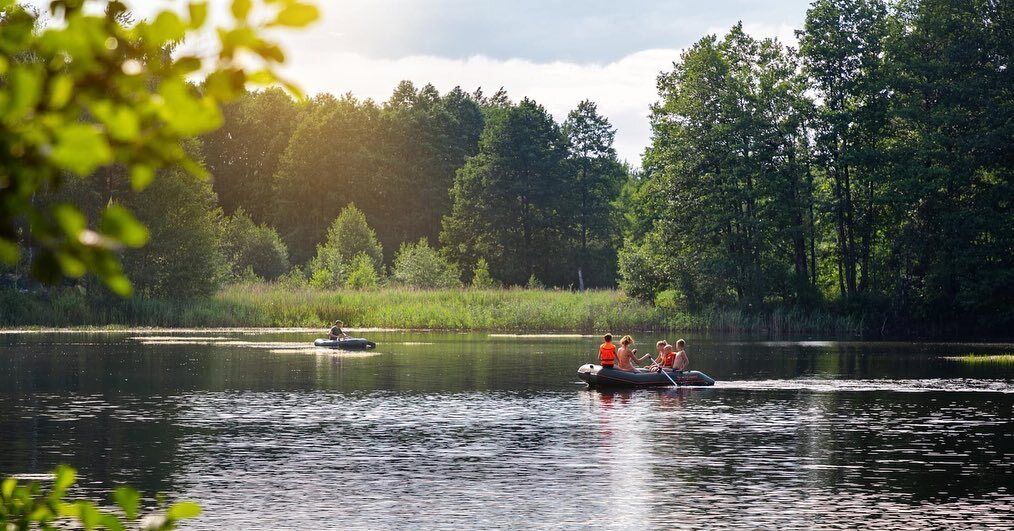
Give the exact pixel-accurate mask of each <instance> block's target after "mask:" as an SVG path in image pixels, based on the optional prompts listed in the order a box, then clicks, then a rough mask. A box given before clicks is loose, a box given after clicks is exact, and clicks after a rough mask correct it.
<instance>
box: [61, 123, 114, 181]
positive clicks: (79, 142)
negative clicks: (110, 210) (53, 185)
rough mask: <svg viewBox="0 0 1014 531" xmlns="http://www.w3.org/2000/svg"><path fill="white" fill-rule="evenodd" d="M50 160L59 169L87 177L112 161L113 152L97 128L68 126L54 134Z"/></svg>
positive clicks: (82, 125) (79, 125)
mask: <svg viewBox="0 0 1014 531" xmlns="http://www.w3.org/2000/svg"><path fill="white" fill-rule="evenodd" d="M49 158H50V160H52V161H53V163H54V164H56V165H57V166H60V167H61V168H64V169H67V170H70V171H72V172H74V173H76V174H78V175H81V176H84V177H87V176H88V175H90V174H91V173H92V172H93V171H95V169H96V168H98V167H99V166H102V165H103V164H108V163H109V162H112V160H113V151H112V150H111V149H110V148H109V143H108V142H107V141H106V138H105V137H104V136H103V135H102V133H101V132H100V131H99V129H98V128H97V127H95V126H94V125H88V124H69V125H65V126H63V128H61V129H59V130H57V132H56V146H55V147H54V148H53V151H52V152H51V153H50V154H49Z"/></svg>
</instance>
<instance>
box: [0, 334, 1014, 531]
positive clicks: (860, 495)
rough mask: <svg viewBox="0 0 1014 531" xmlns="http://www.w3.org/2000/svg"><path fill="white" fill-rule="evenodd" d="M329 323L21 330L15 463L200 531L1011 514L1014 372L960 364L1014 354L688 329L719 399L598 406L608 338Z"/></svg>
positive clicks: (1013, 518) (16, 358) (972, 347)
mask: <svg viewBox="0 0 1014 531" xmlns="http://www.w3.org/2000/svg"><path fill="white" fill-rule="evenodd" d="M317 335H318V334H315V333H313V332H305V331H303V332H299V331H273V332H270V333H269V332H264V331H203V332H196V331H190V332H186V331H171V332H170V331H163V332H158V333H155V332H150V331H138V332H133V333H103V334H88V333H66V334H37V333H28V334H2V335H0V475H8V474H40V473H44V472H47V471H49V470H51V469H52V467H53V466H54V465H56V464H58V463H69V464H72V465H74V466H75V467H77V468H78V469H79V474H80V481H79V483H80V484H79V486H78V487H77V488H76V489H75V494H76V495H78V496H87V497H100V496H102V493H103V492H106V491H108V489H109V488H110V487H111V486H113V485H116V484H120V483H129V484H132V485H135V486H137V487H140V488H141V489H142V490H144V491H145V492H146V494H148V495H154V493H156V492H163V493H166V494H168V495H169V497H170V498H173V499H175V498H189V499H194V500H197V501H198V502H200V503H201V505H202V506H203V507H204V510H205V515H204V516H202V517H201V518H199V519H197V520H194V521H192V522H191V523H190V524H189V526H188V528H191V529H242V528H257V529H269V528H302V529H338V528H346V529H347V528H391V527H396V528H418V527H422V528H451V527H458V528H469V529H471V528H489V527H509V528H530V527H567V528H573V527H588V526H601V527H606V528H617V529H620V528H624V529H626V528H672V527H674V526H677V525H679V526H681V527H712V526H737V527H772V528H773V527H779V528H814V527H856V526H862V527H867V528H872V527H883V528H898V527H899V526H906V527H934V528H940V527H952V526H953V527H961V528H981V527H988V526H996V527H1008V528H1009V527H1010V526H1012V525H1014V512H1012V511H1014V509H1012V507H1014V493H1012V489H1014V457H1012V450H1014V429H1012V428H1014V420H1012V410H1014V407H1012V406H1014V367H1012V366H1011V365H967V364H962V363H958V362H954V361H950V360H946V359H944V357H945V356H955V355H963V354H968V353H984V354H985V353H994V354H995V353H1004V352H1012V351H1014V345H1002V344H992V345H982V344H979V345H976V344H944V343H933V344H931V343H869V342H824V341H751V340H741V339H729V338H722V339H718V338H710V339H708V338H704V337H695V336H692V335H691V336H687V339H688V340H689V347H688V352H689V353H690V356H691V363H692V366H693V367H694V368H697V369H699V370H702V371H704V372H705V373H707V374H709V375H711V376H712V377H714V378H715V379H716V380H718V384H717V385H716V386H715V387H713V388H693V389H690V388H683V389H678V390H674V389H662V390H639V391H627V392H614V393H602V392H598V391H593V390H588V389H586V388H585V386H584V385H583V384H581V383H580V381H579V380H578V379H577V376H576V369H577V367H578V366H579V365H580V364H581V363H587V362H589V361H592V360H593V359H594V352H595V348H596V347H597V345H598V341H597V340H596V338H593V337H579V336H569V337H561V336H557V337H535V336H530V337H508V336H495V335H489V334H445V333H418V332H416V333H402V332H384V333H379V332H375V333H369V334H365V335H367V336H368V337H370V338H372V339H374V340H375V341H377V342H378V343H379V346H378V348H377V349H376V351H373V352H370V353H368V354H362V353H356V354H344V355H343V354H340V353H336V352H334V351H329V350H323V349H314V348H312V347H309V346H308V344H309V342H310V341H312V339H313V338H314V337H316V336H317ZM639 339H640V343H641V347H642V350H647V349H649V348H650V345H651V344H653V343H654V341H655V340H656V339H658V338H657V337H655V336H653V335H643V336H642V337H639ZM668 339H670V340H674V339H675V337H669V338H668Z"/></svg>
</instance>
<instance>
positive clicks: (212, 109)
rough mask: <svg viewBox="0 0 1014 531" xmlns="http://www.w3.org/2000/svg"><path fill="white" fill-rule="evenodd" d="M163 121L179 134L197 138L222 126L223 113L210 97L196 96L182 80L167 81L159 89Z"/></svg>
mask: <svg viewBox="0 0 1014 531" xmlns="http://www.w3.org/2000/svg"><path fill="white" fill-rule="evenodd" d="M159 94H160V95H161V96H162V100H163V105H162V108H161V109H160V111H161V113H160V114H161V116H162V119H163V120H165V121H166V123H167V124H169V126H171V127H172V128H173V129H174V130H175V131H176V132H177V133H179V134H181V135H184V136H196V135H199V134H202V133H207V132H208V131H211V130H214V129H217V128H218V127H219V126H220V125H222V113H221V111H220V110H219V108H218V105H217V104H216V103H215V100H213V99H211V98H210V97H207V96H205V97H198V96H195V95H194V94H193V93H192V91H191V89H190V87H188V86H187V84H186V83H184V82H183V81H182V80H179V79H173V80H169V81H166V82H165V83H163V84H162V87H161V88H160V89H159Z"/></svg>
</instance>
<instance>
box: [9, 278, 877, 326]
mask: <svg viewBox="0 0 1014 531" xmlns="http://www.w3.org/2000/svg"><path fill="white" fill-rule="evenodd" d="M334 319H341V320H343V321H345V323H346V324H347V325H349V326H354V327H381V328H408V329H437V330H488V331H508V332H511V331H536V332H539V331H544V332H549V331H580V332H601V331H606V330H613V331H616V332H622V331H633V330H639V331H645V330H668V329H675V330H688V331H690V330H693V331H702V330H708V331H716V332H770V333H778V334H782V333H799V332H822V333H856V332H859V331H860V330H861V327H862V322H861V321H857V320H855V319H851V318H848V317H835V316H832V315H830V314H826V313H821V312H815V313H804V312H799V311H792V310H788V311H781V310H776V311H774V312H769V313H765V314H747V313H743V312H739V311H709V312H702V313H690V312H687V311H683V310H675V309H663V308H658V307H655V306H652V305H650V304H646V303H644V302H641V301H638V300H635V299H631V298H629V297H627V296H626V295H624V294H623V293H622V292H620V291H616V290H590V291H585V292H573V291H557V290H544V289H522V288H513V289H485V290H475V289H442V290H414V289H407V288H383V289H378V290H370V291H345V290H342V291H325V290H319V289H313V288H293V287H288V286H281V285H278V284H264V283H260V284H243V285H234V286H229V287H226V288H224V289H223V290H221V291H220V292H219V293H217V294H216V295H214V296H213V297H209V298H205V299H196V300H174V299H141V298H135V299H128V300H113V301H109V300H105V301H97V300H91V299H89V298H88V297H86V296H84V295H82V294H81V293H79V292H77V291H74V290H68V291H64V292H59V293H56V294H53V295H51V296H49V297H41V296H38V295H28V294H22V293H14V292H0V326H109V325H114V326H116V325H118V326H155V327H232V326H236V327H239V326H242V327H281V326H285V327H289V326H309V327H316V326H322V325H323V324H324V323H327V322H330V321H332V320H334Z"/></svg>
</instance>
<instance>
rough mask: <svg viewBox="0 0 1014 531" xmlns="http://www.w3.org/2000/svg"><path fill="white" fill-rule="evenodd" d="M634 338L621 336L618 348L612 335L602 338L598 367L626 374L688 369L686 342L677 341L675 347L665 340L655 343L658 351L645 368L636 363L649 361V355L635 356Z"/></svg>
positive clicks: (688, 359) (688, 360)
mask: <svg viewBox="0 0 1014 531" xmlns="http://www.w3.org/2000/svg"><path fill="white" fill-rule="evenodd" d="M633 345H634V338H632V337H630V336H623V338H622V339H620V348H616V344H615V343H613V335H612V334H606V335H604V336H602V345H600V346H599V365H601V366H602V367H603V368H608V369H618V370H621V371H627V372H638V371H652V370H655V371H660V370H662V369H668V370H674V371H685V370H687V368H688V367H690V358H689V357H688V356H687V342H686V341H685V340H683V339H677V340H676V344H675V345H670V344H669V342H668V341H666V340H664V339H663V340H660V341H658V342H657V343H655V348H656V349H657V350H658V352H657V356H656V357H655V358H654V359H652V360H651V363H649V364H648V365H647V366H645V367H641V366H640V365H638V363H642V362H644V360H646V359H649V358H650V357H651V354H650V353H648V354H645V355H643V356H640V357H639V356H638V355H637V349H636V348H633Z"/></svg>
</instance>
